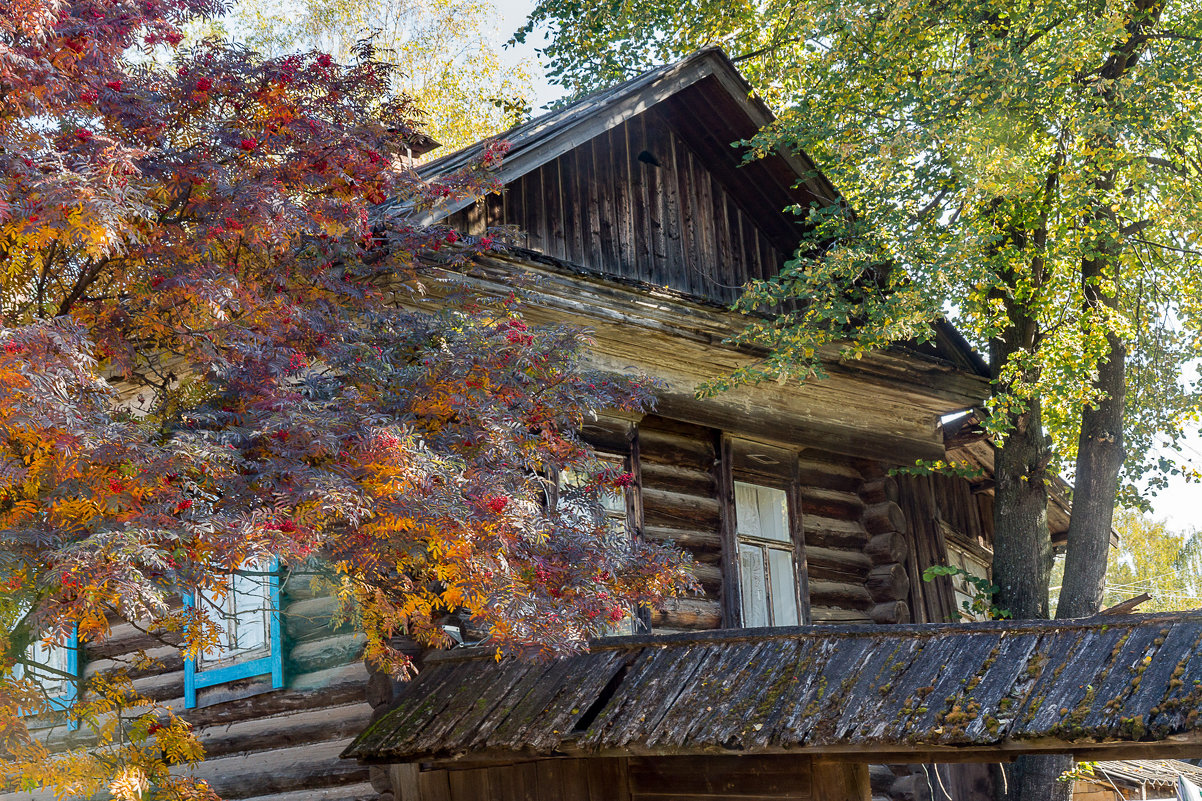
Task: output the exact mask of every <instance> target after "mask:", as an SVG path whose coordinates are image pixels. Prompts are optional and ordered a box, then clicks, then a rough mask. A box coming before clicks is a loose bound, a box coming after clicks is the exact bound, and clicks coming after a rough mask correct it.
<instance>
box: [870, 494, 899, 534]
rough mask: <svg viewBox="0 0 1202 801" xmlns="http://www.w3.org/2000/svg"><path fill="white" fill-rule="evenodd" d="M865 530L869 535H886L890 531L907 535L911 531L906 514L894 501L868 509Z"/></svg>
mask: <svg viewBox="0 0 1202 801" xmlns="http://www.w3.org/2000/svg"><path fill="white" fill-rule="evenodd" d="M864 528H865V529H866V530H867V531H868V533H869V534H884V533H886V532H889V531H896V532H898V533H899V534H905V533H906V532H907V531H909V530H910V527H909V524H908V523H907V522H906V514H905V512H903V511H902V509H901V507H900V506H898V505H897V504H896V503H894V502H893V501H886V502H884V503H877V504H873V505H872V506H869V507H868V508H866V509H865V510H864Z"/></svg>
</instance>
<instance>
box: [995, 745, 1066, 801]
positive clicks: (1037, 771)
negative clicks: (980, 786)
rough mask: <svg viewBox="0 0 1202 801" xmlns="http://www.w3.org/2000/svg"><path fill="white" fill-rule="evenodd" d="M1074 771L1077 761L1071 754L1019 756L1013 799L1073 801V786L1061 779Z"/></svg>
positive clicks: (1011, 791)
mask: <svg viewBox="0 0 1202 801" xmlns="http://www.w3.org/2000/svg"><path fill="white" fill-rule="evenodd" d="M1072 769H1073V758H1072V757H1071V756H1069V755H1068V754H1048V755H1047V756H1025V757H1019V758H1018V759H1017V760H1015V762H1014V774H1015V781H1014V783H1013V784H1012V785H1011V786H1010V797H1011V798H1012V799H1014V801H1069V799H1070V798H1071V797H1072V792H1073V783H1072V782H1062V781H1060V776H1061V775H1062V774H1063V773H1064V772H1065V771H1066V770H1072Z"/></svg>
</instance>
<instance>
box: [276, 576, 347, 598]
mask: <svg viewBox="0 0 1202 801" xmlns="http://www.w3.org/2000/svg"><path fill="white" fill-rule="evenodd" d="M281 589H282V590H283V592H284V598H285V599H286V601H285V603H292V602H294V601H305V600H309V599H311V598H325V597H328V596H330V595H332V594H333V592H334V589H335V588H334V585H333V583H332V582H331V581H330V580H329V579H328V578H326V577H325V576H324V575H321V574H317V573H313V572H305V571H303V570H302V569H297V570H290V571H289V572H287V573H285V574H284V580H283V582H282V585H281Z"/></svg>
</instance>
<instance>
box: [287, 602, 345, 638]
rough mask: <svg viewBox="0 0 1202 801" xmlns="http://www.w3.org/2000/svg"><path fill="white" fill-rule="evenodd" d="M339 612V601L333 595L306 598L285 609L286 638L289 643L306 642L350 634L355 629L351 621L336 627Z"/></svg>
mask: <svg viewBox="0 0 1202 801" xmlns="http://www.w3.org/2000/svg"><path fill="white" fill-rule="evenodd" d="M337 611H338V599H337V598H335V597H334V596H332V595H324V596H319V597H316V598H306V599H304V600H302V601H296V602H295V603H290V604H288V605H287V606H285V607H284V610H283V614H282V615H281V618H282V620H283V623H284V636H285V637H286V638H287V641H288V642H294V643H295V642H305V641H308V640H315V639H320V638H322V637H329V636H330V635H332V634H336V633H337V634H350V633H351V632H352V631H353V629H352V627H351V624H350V622H349V621H345V622H342V623H341V624H340V625H338V626H337V627H335V626H334V616H335V614H336V613H337Z"/></svg>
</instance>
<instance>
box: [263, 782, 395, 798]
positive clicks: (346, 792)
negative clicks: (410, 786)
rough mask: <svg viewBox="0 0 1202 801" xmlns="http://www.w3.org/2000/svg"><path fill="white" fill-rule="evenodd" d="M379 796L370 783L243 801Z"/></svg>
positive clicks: (298, 791)
mask: <svg viewBox="0 0 1202 801" xmlns="http://www.w3.org/2000/svg"><path fill="white" fill-rule="evenodd" d="M379 798H380V794H379V793H378V792H377V791H376V789H375V788H374V787H372V786H371V782H363V783H361V784H345V785H340V786H338V787H321V788H313V789H312V790H296V791H294V792H290V793H274V794H272V795H256V796H254V797H253V798H247V799H244V801H377V799H379Z"/></svg>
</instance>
